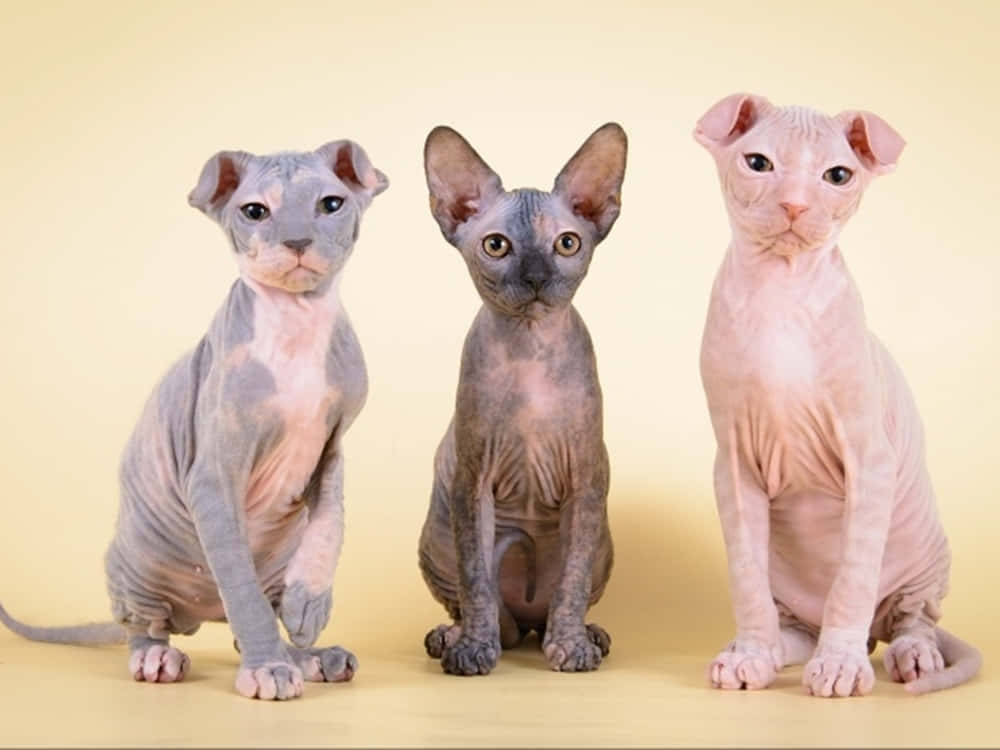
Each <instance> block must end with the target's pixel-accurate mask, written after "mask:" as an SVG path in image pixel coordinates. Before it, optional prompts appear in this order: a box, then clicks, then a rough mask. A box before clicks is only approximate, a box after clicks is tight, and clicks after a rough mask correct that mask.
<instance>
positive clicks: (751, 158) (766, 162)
mask: <svg viewBox="0 0 1000 750" xmlns="http://www.w3.org/2000/svg"><path fill="white" fill-rule="evenodd" d="M743 158H744V159H745V160H746V163H747V166H748V167H750V169H752V170H753V171H754V172H771V171H772V170H774V165H773V164H772V163H771V160H770V159H768V158H767V157H766V156H764V154H744V155H743Z"/></svg>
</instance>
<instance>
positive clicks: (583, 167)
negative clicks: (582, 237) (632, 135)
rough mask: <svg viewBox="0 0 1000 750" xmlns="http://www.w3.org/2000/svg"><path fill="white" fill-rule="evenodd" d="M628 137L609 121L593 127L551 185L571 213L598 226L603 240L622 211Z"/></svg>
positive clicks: (616, 124) (599, 238)
mask: <svg viewBox="0 0 1000 750" xmlns="http://www.w3.org/2000/svg"><path fill="white" fill-rule="evenodd" d="M627 153H628V138H627V137H626V135H625V131H624V130H622V127H621V125H619V124H618V123H616V122H609V123H607V124H605V125H602V126H601V127H599V128H598V129H597V130H595V131H594V132H593V133H592V134H591V136H590V137H589V138H588V139H587V140H586V141H584V143H583V145H582V146H580V149H579V150H578V151H577V152H576V153H575V154H573V156H572V158H571V159H570V160H569V161H568V162H566V166H565V167H563V169H562V171H561V172H560V173H559V176H558V177H556V182H555V185H554V187H553V188H552V192H553V194H556V195H560V196H562V197H563V198H565V199H566V201H567V202H568V203H569V205H570V207H571V208H572V209H573V213H575V214H577V215H578V216H580V217H582V218H584V219H586V220H587V221H589V222H590V223H591V224H593V225H594V226H595V227H596V229H597V240H598V241H600V240H602V239H604V237H605V235H606V234H607V233H608V232H609V231H610V229H611V225H612V224H614V223H615V219H617V218H618V212H619V211H620V210H621V190H622V180H624V179H625V158H626V155H627Z"/></svg>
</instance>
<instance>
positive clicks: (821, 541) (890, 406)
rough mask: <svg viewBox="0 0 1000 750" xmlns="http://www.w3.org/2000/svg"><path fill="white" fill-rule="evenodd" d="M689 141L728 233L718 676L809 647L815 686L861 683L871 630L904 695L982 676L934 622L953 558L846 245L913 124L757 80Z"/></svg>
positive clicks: (705, 357)
mask: <svg viewBox="0 0 1000 750" xmlns="http://www.w3.org/2000/svg"><path fill="white" fill-rule="evenodd" d="M695 138H696V140H698V141H699V142H700V143H701V144H702V145H704V146H705V147H706V148H707V149H708V151H709V152H710V153H711V154H712V156H713V157H714V158H715V161H716V164H717V166H718V171H719V176H720V180H721V183H722V189H723V195H724V197H725V202H726V208H727V211H728V214H729V219H730V224H731V226H732V230H733V239H732V242H731V244H730V246H729V249H728V251H727V253H726V256H725V259H724V260H723V263H722V267H721V268H720V270H719V273H718V275H717V277H716V280H715V285H714V287H713V289H712V296H711V301H710V303H709V311H708V318H707V321H706V324H705V331H704V338H703V341H702V352H701V373H702V380H703V384H704V387H705V393H706V396H707V400H708V407H709V412H710V414H711V418H712V425H713V428H714V431H715V435H716V441H717V444H718V452H717V457H716V464H715V477H714V478H715V492H716V499H717V504H718V511H719V518H720V521H721V523H722V530H723V536H724V539H725V544H726V552H727V556H728V561H729V573H730V586H731V592H732V600H733V612H734V616H735V619H736V624H737V634H736V638H735V639H734V640H733V642H732V643H730V644H729V645H728V646H727V647H726V648H725V649H724V650H723V651H722V652H721V653H720V654H719V655H718V656H717V657H716V658H715V660H714V661H713V662H712V664H711V666H710V679H711V682H712V684H713V685H714V686H716V687H720V688H749V689H753V688H763V687H766V686H767V685H768V684H770V683H771V682H772V681H773V680H774V678H775V675H776V673H777V671H778V670H780V669H781V668H782V667H783V666H785V665H786V664H792V663H803V662H804V663H805V668H804V672H803V683H804V685H805V687H806V690H807V691H808V692H809V693H811V694H812V695H817V696H824V697H830V696H850V695H864V694H866V693H868V692H870V691H871V690H872V687H873V685H874V679H875V678H874V671H873V670H872V666H871V662H870V660H869V656H868V655H869V652H870V649H871V648H873V647H874V643H875V642H876V640H884V641H886V642H888V643H889V644H890V645H889V647H888V648H887V649H886V655H885V663H886V669H887V671H888V672H889V673H890V675H891V676H892V677H893V679H895V680H897V681H901V682H905V683H907V689H908V690H910V691H911V692H915V693H919V692H926V691H927V690H934V689H939V688H942V687H948V686H950V685H954V684H957V683H958V682H961V681H963V680H966V679H969V677H971V676H972V674H974V673H975V671H976V669H977V668H978V665H979V656H978V653H977V652H975V650H974V649H972V648H971V647H969V646H968V645H967V644H964V643H962V642H961V641H959V640H958V639H957V638H955V637H954V636H951V635H950V634H948V633H946V632H945V631H943V630H941V629H940V628H937V627H936V623H937V620H938V618H939V617H940V616H941V607H940V602H941V599H942V598H943V597H944V595H945V594H946V593H947V589H948V569H949V563H950V554H949V550H948V544H947V540H946V538H945V535H944V531H943V529H942V527H941V524H940V522H939V520H938V515H937V510H936V501H935V497H934V492H933V489H932V487H931V481H930V477H929V475H928V472H927V467H926V461H925V459H924V438H923V431H922V426H921V423H920V418H919V415H918V413H917V409H916V406H915V403H914V400H913V396H912V394H911V393H910V390H909V388H908V387H907V384H906V381H905V379H904V378H903V375H902V372H901V371H900V370H899V368H898V367H897V365H896V363H895V362H894V361H893V359H892V357H891V356H890V354H889V352H888V351H887V350H886V349H885V347H884V346H883V345H882V344H881V342H879V340H878V339H877V338H875V336H874V335H873V334H871V333H870V332H869V330H868V328H867V324H866V322H865V317H864V310H863V306H862V302H861V298H860V296H859V294H858V290H857V288H856V287H855V285H854V282H853V280H852V279H851V276H850V274H849V273H848V270H847V267H846V265H845V263H844V259H843V257H842V256H841V253H840V249H839V247H838V244H837V239H838V235H839V233H840V231H841V229H842V228H843V226H844V224H845V223H846V222H847V220H848V219H849V218H850V217H851V216H852V215H853V214H854V212H855V211H856V210H857V207H858V203H859V201H860V199H861V195H862V193H863V192H864V189H865V188H866V187H867V185H868V183H869V182H870V181H871V179H872V178H873V177H875V176H877V175H880V174H883V173H885V172H888V171H890V170H891V169H892V168H893V167H894V166H895V163H896V160H897V158H898V157H899V154H900V152H901V151H902V149H903V145H904V143H903V140H902V138H900V137H899V135H898V134H897V133H896V132H895V131H894V130H893V129H892V128H891V127H890V126H889V125H888V124H886V123H885V122H884V121H883V120H882V119H881V118H879V117H877V116H876V115H873V114H871V113H869V112H858V111H850V112H844V113H842V114H840V115H837V116H836V117H827V116H825V115H822V114H819V113H817V112H813V111H811V110H807V109H803V108H799V107H790V108H779V107H775V106H773V105H771V104H770V103H769V102H767V100H765V99H762V98H761V97H756V96H751V95H745V94H736V95H733V96H730V97H727V98H726V99H724V100H722V101H721V102H719V103H718V104H716V105H715V106H714V107H712V109H710V110H709V111H708V112H707V113H706V114H705V115H704V116H703V117H702V118H701V120H700V121H699V122H698V126H697V127H696V129H695ZM949 665H950V666H949Z"/></svg>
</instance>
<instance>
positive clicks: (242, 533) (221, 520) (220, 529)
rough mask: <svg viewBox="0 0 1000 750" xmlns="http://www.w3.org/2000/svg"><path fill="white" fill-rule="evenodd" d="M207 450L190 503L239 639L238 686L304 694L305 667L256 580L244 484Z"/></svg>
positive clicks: (262, 693) (251, 691) (268, 693)
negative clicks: (293, 652)
mask: <svg viewBox="0 0 1000 750" xmlns="http://www.w3.org/2000/svg"><path fill="white" fill-rule="evenodd" d="M216 449H218V448H216ZM211 453H212V451H210V450H209V451H206V454H211ZM206 454H203V455H202V456H201V457H200V459H199V460H198V461H197V462H196V463H195V466H194V467H193V468H192V475H191V479H190V483H189V488H190V494H189V498H188V504H189V508H190V512H191V516H192V519H193V521H194V525H195V529H196V530H197V532H198V539H199V541H200V542H201V545H202V548H203V549H204V552H205V559H206V560H207V561H208V565H209V568H210V569H211V571H212V576H213V577H214V579H215V582H216V585H217V586H218V587H219V594H220V596H221V598H222V604H223V608H224V609H225V613H226V619H227V620H228V621H229V624H230V627H231V628H232V631H233V635H234V637H235V638H236V642H237V643H238V644H239V649H240V662H241V663H240V669H239V671H238V672H237V675H236V690H237V692H239V693H240V694H241V695H244V696H246V697H248V698H261V699H264V700H287V699H289V698H296V697H298V696H300V695H301V694H302V685H303V680H302V671H301V669H299V667H298V666H297V665H296V664H295V663H294V661H293V660H292V659H291V657H290V655H289V653H288V651H287V649H286V647H285V645H284V644H283V643H282V641H281V635H280V633H279V632H278V623H277V620H276V619H275V617H274V610H273V609H272V607H271V603H270V602H269V601H268V599H267V597H266V596H265V595H264V592H263V590H262V589H261V586H260V581H259V580H258V579H257V571H256V568H255V566H254V561H253V555H252V553H251V551H250V543H249V541H248V539H247V534H246V526H245V523H244V518H243V513H244V510H243V492H244V490H245V484H246V483H245V482H240V481H237V480H236V479H235V478H234V477H232V476H228V475H227V476H223V474H222V472H221V471H220V469H219V467H220V465H221V462H220V461H219V460H218V459H217V457H216V456H214V455H206Z"/></svg>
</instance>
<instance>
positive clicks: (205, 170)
mask: <svg viewBox="0 0 1000 750" xmlns="http://www.w3.org/2000/svg"><path fill="white" fill-rule="evenodd" d="M251 159H253V155H252V154H248V153H247V152H246V151H220V152H219V153H217V154H216V155H215V156H213V157H212V158H211V159H209V160H208V161H207V162H205V166H204V167H202V170H201V176H200V177H199V178H198V184H197V185H195V186H194V190H192V191H191V192H190V193H188V203H190V204H191V205H192V206H194V207H195V208H197V209H198V210H199V211H202V212H204V213H205V214H207V215H208V216H211V217H212V218H213V219H218V218H219V215H220V214H221V213H222V209H223V207H224V206H225V205H226V202H227V201H228V200H229V199H230V197H232V195H233V193H234V192H236V188H237V187H239V184H240V182H241V181H242V180H243V176H244V175H245V174H246V170H247V165H248V164H249V163H250V160H251Z"/></svg>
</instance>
